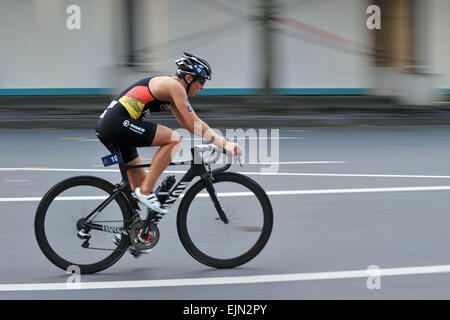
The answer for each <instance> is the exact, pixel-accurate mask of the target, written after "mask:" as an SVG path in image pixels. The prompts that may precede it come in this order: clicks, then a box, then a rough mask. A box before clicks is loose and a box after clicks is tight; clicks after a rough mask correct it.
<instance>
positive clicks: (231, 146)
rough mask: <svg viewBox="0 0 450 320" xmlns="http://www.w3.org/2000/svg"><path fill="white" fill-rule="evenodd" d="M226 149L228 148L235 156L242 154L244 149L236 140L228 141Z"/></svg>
mask: <svg viewBox="0 0 450 320" xmlns="http://www.w3.org/2000/svg"><path fill="white" fill-rule="evenodd" d="M225 150H227V151H228V152H230V153H231V154H232V155H233V156H236V155H238V154H239V155H242V149H241V147H240V146H239V145H238V144H237V143H234V142H227V144H226V145H225Z"/></svg>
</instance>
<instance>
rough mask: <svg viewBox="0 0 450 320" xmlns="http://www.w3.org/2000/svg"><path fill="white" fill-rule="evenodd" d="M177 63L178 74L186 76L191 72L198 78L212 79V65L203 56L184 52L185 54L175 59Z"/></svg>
mask: <svg viewBox="0 0 450 320" xmlns="http://www.w3.org/2000/svg"><path fill="white" fill-rule="evenodd" d="M175 64H176V65H177V67H178V68H177V74H179V75H181V76H182V77H184V75H186V74H190V75H191V76H193V77H194V78H196V79H202V80H211V74H212V72H211V67H210V65H209V63H208V62H207V61H206V60H205V59H203V58H202V57H199V56H196V55H194V54H190V53H187V52H183V56H182V57H181V58H179V59H177V60H175Z"/></svg>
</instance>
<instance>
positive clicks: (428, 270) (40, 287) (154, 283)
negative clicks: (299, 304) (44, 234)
mask: <svg viewBox="0 0 450 320" xmlns="http://www.w3.org/2000/svg"><path fill="white" fill-rule="evenodd" d="M448 272H450V265H435V266H422V267H404V268H386V269H382V268H380V269H379V270H377V276H378V275H379V276H380V277H386V276H406V275H420V274H434V273H448ZM370 276H373V271H370V270H367V269H366V270H348V271H332V272H312V273H291V274H269V275H259V276H240V277H215V278H212V277H211V278H188V279H161V280H141V281H105V282H83V281H81V282H79V283H23V284H1V285H0V292H4V291H50V290H86V289H97V290H98V289H130V288H154V287H185V286H207V285H226V284H252V283H270V282H291V281H307V280H336V279H354V278H369V277H370ZM82 277H83V276H82Z"/></svg>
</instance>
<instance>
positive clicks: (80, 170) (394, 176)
mask: <svg viewBox="0 0 450 320" xmlns="http://www.w3.org/2000/svg"><path fill="white" fill-rule="evenodd" d="M325 162H327V163H331V162H332V161H316V162H315V163H325ZM344 162H345V161H335V162H334V163H344ZM299 163H300V162H299ZM303 163H311V161H307V162H303ZM278 164H291V162H286V163H285V162H278ZM1 171H55V172H57V171H61V172H71V171H72V172H120V170H118V169H65V168H28V167H23V168H0V172H1ZM164 173H186V171H180V170H178V171H174V170H167V171H164ZM238 173H241V174H245V175H261V176H271V175H272V176H277V175H278V176H313V177H314V176H316V177H366V178H417V179H450V176H443V175H411V174H409V175H407V174H364V173H363V174H360V173H309V172H305V173H303V172H244V171H239V172H238Z"/></svg>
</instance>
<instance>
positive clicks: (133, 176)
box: [126, 157, 146, 191]
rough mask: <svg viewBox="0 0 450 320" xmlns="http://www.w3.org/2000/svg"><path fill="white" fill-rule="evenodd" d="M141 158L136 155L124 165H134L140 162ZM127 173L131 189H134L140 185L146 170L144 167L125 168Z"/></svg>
mask: <svg viewBox="0 0 450 320" xmlns="http://www.w3.org/2000/svg"><path fill="white" fill-rule="evenodd" d="M141 163H142V158H141V157H137V158H136V159H134V160H131V161H130V162H127V163H126V165H127V166H128V165H135V164H141ZM127 174H128V180H129V181H130V186H131V190H132V191H134V189H135V187H136V186H140V185H141V184H142V183H143V182H144V179H145V176H146V172H145V169H144V168H133V169H128V170H127Z"/></svg>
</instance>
